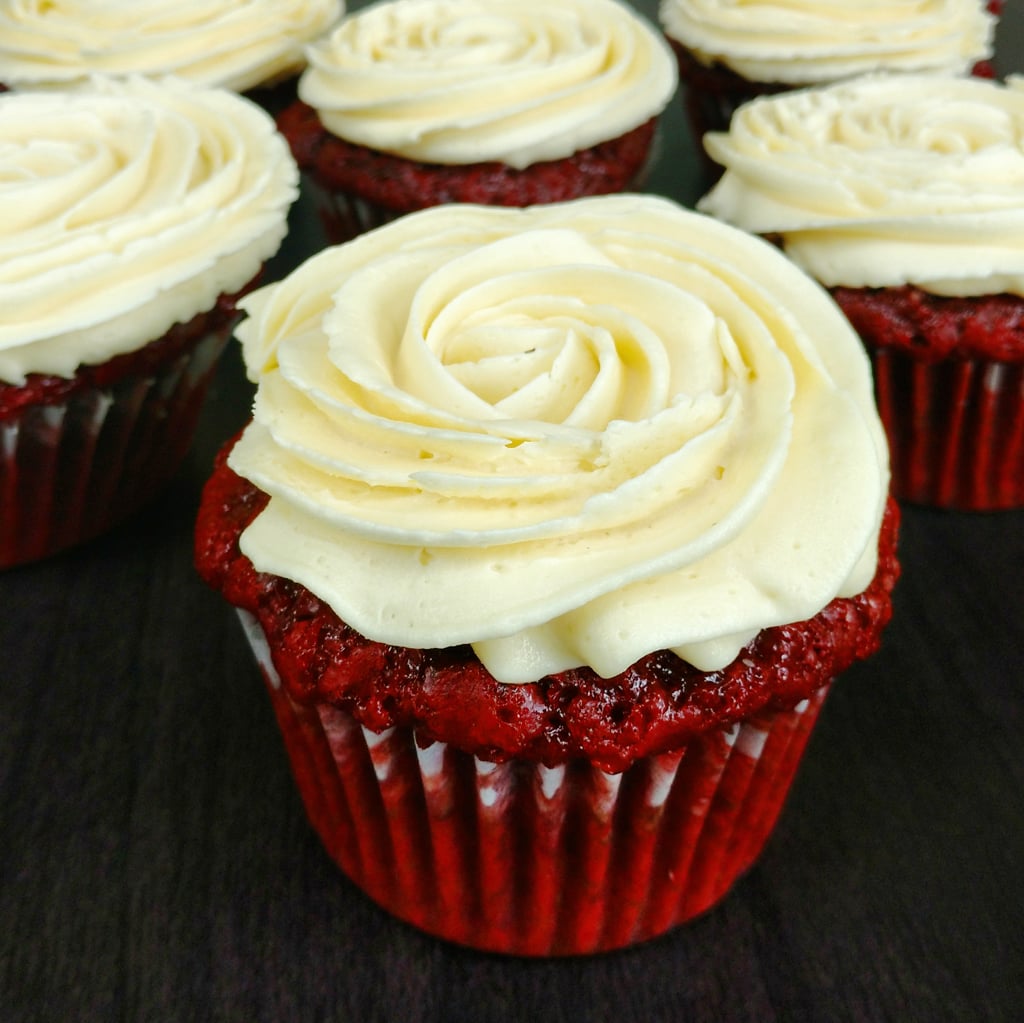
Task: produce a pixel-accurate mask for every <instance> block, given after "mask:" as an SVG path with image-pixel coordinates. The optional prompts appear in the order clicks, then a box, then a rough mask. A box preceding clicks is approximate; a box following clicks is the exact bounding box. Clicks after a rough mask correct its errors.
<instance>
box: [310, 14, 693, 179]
mask: <svg viewBox="0 0 1024 1023" xmlns="http://www.w3.org/2000/svg"><path fill="white" fill-rule="evenodd" d="M308 56H309V67H308V69H307V70H306V72H305V73H304V74H303V76H302V78H301V79H300V81H299V97H300V98H301V99H302V100H304V101H305V102H306V103H308V104H309V105H310V106H312V107H314V108H315V109H316V111H317V113H318V114H319V116H320V120H321V122H322V123H323V124H324V126H325V127H326V128H327V130H328V131H330V132H332V133H333V134H335V135H337V136H338V137H340V138H343V139H346V140H347V141H349V142H354V143H357V144H359V145H365V146H368V147H370V148H372V149H377V150H381V151H383V152H389V153H394V154H397V155H399V156H403V157H406V158H408V159H413V160H420V161H425V162H429V163H441V164H464V163H476V162H480V161H484V160H498V161H501V162H503V163H506V164H509V165H510V166H513V167H516V168H523V167H526V166H528V165H530V164H532V163H536V162H538V161H542V160H554V159H561V158H562V157H566V156H570V155H571V154H572V153H574V152H576V151H577V150H579V149H585V148H587V147H589V146H593V145H596V144H597V143H599V142H604V141H607V140H609V139H614V138H617V137H618V136H620V135H623V134H625V133H626V132H627V131H630V130H632V129H633V128H636V127H638V126H639V125H641V124H643V123H644V122H646V121H648V120H649V119H650V118H651V117H654V116H655V115H657V114H658V113H660V112H661V111H662V110H663V109H664V107H665V105H666V104H667V103H668V100H669V99H670V97H671V96H672V94H673V92H674V91H675V87H676V64H675V59H674V57H673V55H672V53H671V51H670V50H669V48H668V46H667V44H666V43H665V42H664V40H663V39H662V37H661V33H659V32H657V31H656V30H655V29H654V28H653V26H651V25H650V24H648V22H647V21H646V20H644V19H643V18H641V17H640V16H639V15H638V14H636V13H635V12H634V11H633V10H632V9H631V8H629V7H627V6H626V5H625V4H624V3H621V2H619V0H559V2H558V3H551V2H550V0H387V2H384V3H378V4H375V5H373V6H371V7H368V8H366V9H365V10H362V11H359V12H358V13H353V14H350V15H349V17H348V18H346V19H345V20H344V21H343V22H342V24H341V25H340V26H339V27H338V28H337V29H335V31H334V32H332V33H331V34H330V35H329V36H327V37H326V38H325V39H324V40H322V41H321V42H320V43H318V44H316V45H314V46H312V47H310V49H309V53H308Z"/></svg>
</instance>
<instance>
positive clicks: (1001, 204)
mask: <svg viewBox="0 0 1024 1023" xmlns="http://www.w3.org/2000/svg"><path fill="white" fill-rule="evenodd" d="M705 146H706V148H707V150H708V152H709V153H710V154H711V156H712V157H713V158H714V159H715V160H716V161H717V162H718V163H720V164H722V165H723V166H724V167H725V168H726V171H725V174H724V176H723V177H722V178H721V179H720V181H719V183H718V184H717V185H716V186H715V188H714V189H713V190H712V191H711V192H710V193H709V194H708V195H707V196H706V197H705V198H704V199H702V200H701V202H700V204H699V206H700V208H701V209H702V210H703V211H705V212H707V213H710V214H712V215H714V216H716V217H719V218H721V219H722V220H726V221H728V222H729V223H732V224H734V225H736V226H738V227H741V228H743V229H744V230H747V231H753V232H757V233H759V234H780V235H781V236H782V241H783V245H784V247H785V249H786V252H787V254H788V255H789V256H790V257H791V258H792V259H793V260H794V261H795V262H796V263H798V264H799V265H800V266H802V267H803V268H804V269H805V270H807V272H808V273H810V274H811V275H812V276H813V277H815V278H816V279H817V280H819V281H821V282H822V283H824V284H826V285H828V286H833V285H846V286H849V287H885V286H897V285H902V284H914V285H917V286H918V287H921V288H924V289H926V290H928V291H932V292H936V293H938V294H948V295H976V294H987V293H998V292H1003V291H1009V292H1013V293H1016V294H1024V89H1022V88H1021V83H1020V82H1012V81H1011V84H1010V86H1003V85H999V84H997V83H995V82H992V81H988V80H984V79H979V78H963V79H958V78H943V77H939V76H920V77H919V76H910V77H903V76H872V77H869V78H864V79H859V80H855V81H852V82H849V83H845V84H840V85H834V86H831V87H827V88H821V89H811V90H807V91H800V92H792V93H785V94H782V95H780V96H777V97H774V98H770V99H761V100H756V101H753V102H751V103H749V104H746V105H745V106H743V107H741V108H740V109H739V110H738V111H737V113H736V114H735V116H734V117H733V120H732V124H731V127H730V130H729V132H728V133H717V134H715V133H712V134H709V135H708V136H706V137H705Z"/></svg>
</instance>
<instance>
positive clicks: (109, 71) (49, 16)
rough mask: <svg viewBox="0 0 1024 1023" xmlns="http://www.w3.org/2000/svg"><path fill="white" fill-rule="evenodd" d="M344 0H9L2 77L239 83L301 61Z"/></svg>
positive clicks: (1, 33)
mask: <svg viewBox="0 0 1024 1023" xmlns="http://www.w3.org/2000/svg"><path fill="white" fill-rule="evenodd" d="M343 12H344V4H343V3H342V0H5V2H3V3H0V82H2V83H4V84H6V85H8V86H19V87H20V86H27V85H43V84H50V85H53V84H60V83H67V82H73V81H76V80H80V79H82V78H85V77H88V76H89V75H92V74H104V75H134V74H139V75H155V76H163V75H169V74H172V75H174V76H175V77H178V78H185V79H187V80H189V81H191V82H194V83H196V84H200V85H209V86H221V87H224V88H228V89H235V90H237V91H239V92H241V91H244V90H245V89H250V88H252V87H253V86H256V85H264V84H268V83H270V82H273V81H275V80H277V79H279V78H284V77H287V76H289V75H291V74H294V73H295V72H297V71H299V70H300V69H301V68H302V67H303V66H304V65H305V60H304V57H303V47H304V46H305V45H306V44H307V43H308V42H310V41H311V40H313V39H315V38H316V37H317V36H319V35H321V34H322V33H324V32H326V31H327V30H328V29H330V27H331V26H332V25H333V24H334V23H335V22H336V21H337V20H338V18H339V17H341V15H342V14H343Z"/></svg>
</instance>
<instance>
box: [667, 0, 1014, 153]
mask: <svg viewBox="0 0 1024 1023" xmlns="http://www.w3.org/2000/svg"><path fill="white" fill-rule="evenodd" d="M1001 7H1002V0H994V2H990V3H986V0H895V2H882V3H877V2H876V3H864V2H863V0H828V2H822V0H802V2H798V3H780V2H779V0H748V2H743V3H738V2H736V0H661V6H660V8H659V18H660V21H661V25H662V27H663V29H664V31H665V34H666V36H667V37H668V39H669V40H670V42H671V43H672V46H673V49H674V50H675V53H676V57H677V59H678V61H679V70H680V81H681V93H682V97H683V102H684V105H685V108H686V111H687V114H688V117H689V119H690V124H691V126H692V128H693V131H694V135H695V137H696V139H697V140H698V142H699V141H700V139H701V137H702V136H703V135H704V133H705V132H706V131H724V130H725V129H726V128H728V126H729V119H730V117H731V116H732V113H733V111H734V110H735V109H736V108H737V107H738V106H739V105H740V104H741V103H745V102H747V101H749V100H751V99H753V98H754V97H756V96H761V95H766V94H772V93H777V92H783V91H785V90H787V89H794V88H801V87H805V86H813V85H828V84H831V83H834V82H837V81H840V80H842V79H846V78H852V77H855V76H858V75H862V74H868V73H873V72H910V73H935V74H949V75H963V74H969V73H971V72H972V71H974V72H975V73H977V74H981V75H986V76H991V74H992V67H991V64H990V63H989V59H990V58H991V57H992V54H993V41H994V35H995V24H996V18H997V16H998V13H999V9H1000V8H1001Z"/></svg>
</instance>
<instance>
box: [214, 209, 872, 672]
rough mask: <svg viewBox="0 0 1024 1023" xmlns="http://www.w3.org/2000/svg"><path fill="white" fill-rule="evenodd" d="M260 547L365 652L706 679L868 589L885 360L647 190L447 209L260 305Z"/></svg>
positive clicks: (753, 251)
mask: <svg viewBox="0 0 1024 1023" xmlns="http://www.w3.org/2000/svg"><path fill="white" fill-rule="evenodd" d="M245 309H246V312H247V313H248V318H247V319H246V320H245V321H243V323H242V324H241V325H240V328H239V332H238V334H239V338H240V340H241V342H242V345H243V354H244V358H245V362H246V366H247V368H248V371H249V374H250V376H251V377H252V379H253V380H255V381H257V382H258V390H257V395H256V401H255V408H254V421H253V422H252V423H251V424H250V425H249V427H248V428H247V429H246V431H245V433H244V435H243V436H242V438H241V440H240V441H239V443H238V444H236V446H235V447H234V449H233V452H232V454H231V459H230V464H231V466H232V468H233V469H234V470H235V471H236V472H238V473H239V474H240V475H242V476H244V477H246V478H248V479H249V480H251V481H252V482H253V483H255V484H256V485H257V486H258V487H260V488H261V489H262V490H264V491H265V492H267V493H268V494H269V495H270V500H269V503H268V505H267V507H266V509H265V510H264V511H263V512H262V513H261V514H260V515H259V516H258V517H257V519H256V520H255V521H254V522H253V524H252V525H251V526H250V527H249V528H248V529H247V530H246V531H245V533H244V534H243V536H242V550H243V552H244V553H245V554H246V555H247V556H248V557H249V558H250V559H251V560H252V562H253V564H254V565H255V566H256V568H257V569H258V570H260V571H268V572H272V573H274V574H277V575H283V576H285V577H287V578H291V579H294V580H296V581H298V582H301V583H302V584H304V585H305V586H307V587H308V588H309V589H310V590H312V591H313V592H314V593H316V594H317V595H318V596H319V597H320V598H321V599H323V600H325V601H326V602H327V603H328V604H330V605H331V607H332V608H333V609H334V610H335V611H336V612H337V614H338V615H339V616H340V617H341V618H342V619H344V620H345V621H346V622H348V623H349V624H350V625H351V626H353V627H354V628H355V629H357V630H358V631H360V632H361V633H363V634H364V635H366V636H368V637H369V638H371V639H374V640H378V641H381V642H388V643H395V644H399V645H404V646H411V647H443V646H451V645H454V644H459V643H471V644H472V645H473V647H474V649H475V651H476V652H477V654H478V655H479V656H480V658H481V660H482V661H483V663H484V664H485V665H486V666H487V667H488V669H489V670H490V671H491V672H492V673H493V674H494V675H495V677H496V678H498V679H499V680H500V681H503V682H525V681H531V680H534V679H537V678H540V677H543V676H544V675H545V674H548V673H551V672H554V671H559V670H563V669H565V668H568V667H576V666H580V665H583V664H586V665H590V666H591V667H593V668H594V670H595V671H597V672H598V673H599V674H602V675H605V676H610V675H613V674H616V673H618V672H619V671H622V670H623V669H624V668H625V667H627V666H628V665H629V664H631V663H633V662H634V661H636V660H637V659H638V658H639V657H641V656H643V655H644V654H646V653H649V652H652V651H654V650H659V649H663V648H668V649H673V650H675V651H676V652H677V653H679V654H680V656H682V657H683V658H684V659H686V660H688V661H690V662H691V663H693V664H695V665H696V666H698V667H700V668H704V669H710V668H712V667H716V666H722V665H724V664H726V663H728V662H729V661H730V660H732V659H733V658H734V657H735V656H736V655H737V653H738V651H739V650H740V649H741V648H742V646H743V645H744V644H745V643H746V642H747V641H748V640H749V639H750V638H751V637H752V636H753V635H755V634H756V633H757V632H758V631H759V630H760V629H762V628H764V627H766V626H769V625H774V624H780V623H785V622H791V621H798V620H802V619H804V618H808V617H811V616H812V615H814V614H816V613H817V612H818V611H819V610H820V609H821V608H822V607H824V606H825V605H826V604H827V603H828V602H829V601H830V600H831V599H832V598H833V597H835V596H837V595H852V594H856V593H859V592H860V591H861V590H862V589H863V588H864V587H865V586H866V585H867V584H868V582H869V581H870V579H871V577H872V574H873V572H874V567H875V559H876V546H877V532H878V528H879V523H880V520H881V514H882V508H883V504H884V501H885V495H886V491H887V485H888V475H887V472H888V470H887V454H886V447H885V441H884V438H883V435H882V432H881V427H880V425H879V422H878V418H877V415H876V413H875V409H874V404H873V399H872V394H871V381H870V373H869V369H868V365H867V360H866V357H865V356H864V353H863V351H862V348H861V346H860V344H859V342H858V341H857V339H856V336H855V335H854V334H853V332H852V330H851V328H850V327H849V326H848V324H847V323H846V321H845V319H844V318H843V317H842V315H841V314H840V313H839V311H838V309H837V308H836V307H835V306H834V305H833V304H832V302H831V300H830V299H829V298H828V296H827V295H826V294H825V293H824V292H823V291H822V290H821V289H820V288H819V287H818V286H816V285H815V284H813V283H812V282H811V281H810V280H809V279H808V278H806V277H805V276H804V275H803V274H802V273H801V272H800V271H798V270H797V269H796V268H795V267H793V265H792V264H791V263H790V262H789V261H788V260H786V259H785V257H783V256H782V255H781V254H780V253H778V252H777V251H776V250H775V249H773V248H772V247H771V246H769V245H767V244H766V243H764V242H761V241H760V240H758V239H756V238H753V237H751V236H748V235H745V234H743V233H741V232H738V231H736V230H734V229H732V228H730V227H727V226H725V225H722V224H719V223H717V222H715V221H713V220H711V219H710V218H707V217H704V216H701V215H699V214H695V213H692V212H688V211H685V210H683V209H682V208H680V207H678V206H676V205H675V204H673V203H671V202H669V201H667V200H662V199H658V198H654V197H650V196H632V195H627V196H617V197H603V198H598V199H585V200H577V201H575V202H572V203H566V204H555V205H551V206H546V207H532V208H528V209H522V210H513V209H503V208H493V207H474V206H455V207H437V208H434V209H430V210H427V211H424V212H422V213H416V214H412V215H409V216H406V217H404V218H402V219H401V220H399V221H396V222H394V223H393V224H390V225H387V226H385V227H383V228H380V229H378V230H376V231H373V232H370V233H368V234H365V235H362V236H360V237H359V238H357V239H355V240H354V241H352V242H349V243H347V244H345V245H343V246H339V247H336V248H333V249H328V250H325V251H324V252H322V253H320V254H319V255H317V256H314V257H313V258H311V259H310V260H309V261H307V262H306V263H305V264H303V265H302V266H301V267H300V268H298V269H297V270H296V271H294V272H293V273H292V274H291V275H290V276H289V277H288V278H286V279H285V280H284V281H282V282H280V283H279V284H276V285H271V286H269V287H267V288H264V289H261V290H260V291H259V292H256V293H255V294H253V295H252V296H250V297H249V298H247V299H246V300H245Z"/></svg>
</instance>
